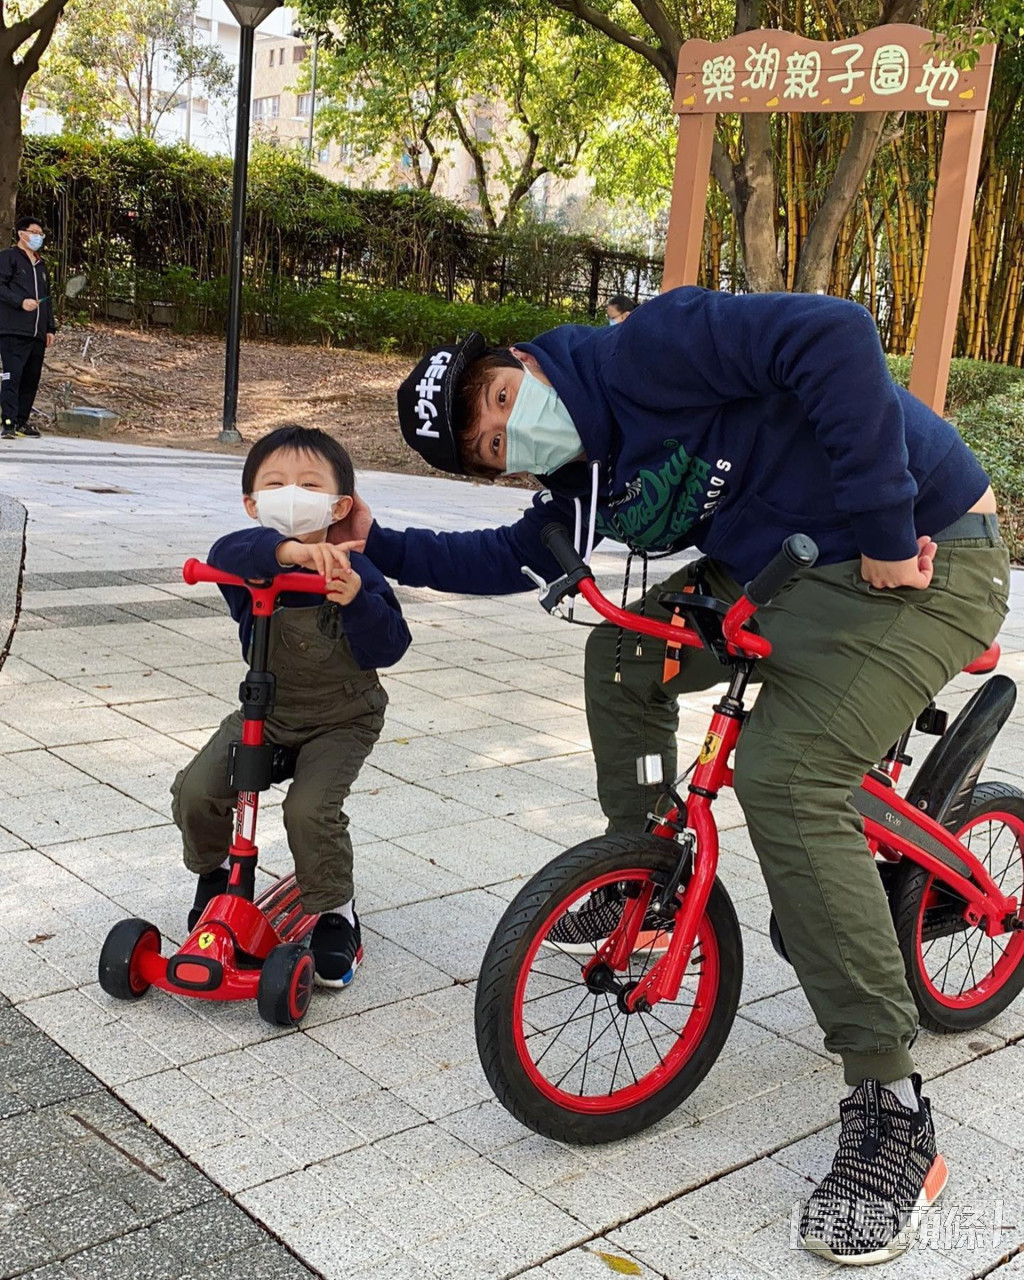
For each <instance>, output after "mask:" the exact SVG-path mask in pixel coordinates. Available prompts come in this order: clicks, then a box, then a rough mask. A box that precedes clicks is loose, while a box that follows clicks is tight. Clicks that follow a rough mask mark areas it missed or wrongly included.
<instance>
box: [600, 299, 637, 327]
mask: <svg viewBox="0 0 1024 1280" xmlns="http://www.w3.org/2000/svg"><path fill="white" fill-rule="evenodd" d="M639 305H640V304H639V303H637V302H634V301H633V299H632V298H627V297H626V295H625V294H624V293H617V294H616V295H615V296H614V297H613V298H609V299H608V301H607V302H606V303H605V304H604V313H605V315H606V316H607V317H608V323H609V324H621V323H622V322H623V320H628V319H629V315H630V312H632V311H635V310H636V309H637V307H638V306H639Z"/></svg>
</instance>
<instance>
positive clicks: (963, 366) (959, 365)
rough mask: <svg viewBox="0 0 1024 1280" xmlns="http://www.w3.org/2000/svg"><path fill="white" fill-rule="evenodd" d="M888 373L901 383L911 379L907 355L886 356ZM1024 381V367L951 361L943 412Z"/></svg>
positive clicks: (902, 384) (904, 384)
mask: <svg viewBox="0 0 1024 1280" xmlns="http://www.w3.org/2000/svg"><path fill="white" fill-rule="evenodd" d="M886 358H887V360H888V362H889V372H890V373H891V374H892V376H893V378H895V380H896V381H897V382H898V383H899V384H900V386H903V387H905V386H907V384H908V383H909V381H910V356H887V357H886ZM1022 384H1024V369H1016V368H1014V367H1013V366H1012V365H1006V364H991V363H989V362H988V361H987V360H952V361H950V365H949V388H948V390H947V392H946V411H947V413H949V414H951V415H952V414H955V413H956V412H957V411H958V410H959V409H962V408H964V407H965V406H967V405H975V404H978V403H979V402H980V401H983V400H987V399H989V397H990V396H996V395H1000V394H1001V393H1002V392H1005V391H1009V390H1011V389H1012V388H1014V387H1019V386H1021V385H1022Z"/></svg>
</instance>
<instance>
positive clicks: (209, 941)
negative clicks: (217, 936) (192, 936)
mask: <svg viewBox="0 0 1024 1280" xmlns="http://www.w3.org/2000/svg"><path fill="white" fill-rule="evenodd" d="M212 946H213V934H212V933H201V934H200V935H199V950H200V951H206V950H207V948H209V947H212Z"/></svg>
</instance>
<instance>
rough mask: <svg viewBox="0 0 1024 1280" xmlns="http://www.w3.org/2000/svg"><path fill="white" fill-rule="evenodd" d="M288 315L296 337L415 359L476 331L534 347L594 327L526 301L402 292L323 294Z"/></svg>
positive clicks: (293, 304)
mask: <svg viewBox="0 0 1024 1280" xmlns="http://www.w3.org/2000/svg"><path fill="white" fill-rule="evenodd" d="M282 314H283V315H285V314H286V315H287V316H288V320H287V321H286V323H288V324H289V327H293V328H294V330H295V334H296V336H298V334H299V333H301V332H303V331H304V332H305V334H306V336H307V337H308V336H309V328H310V325H311V324H312V325H314V326H316V327H317V328H318V329H319V330H320V334H321V336H322V337H323V338H324V339H325V340H326V341H328V342H330V343H331V344H332V345H337V346H345V347H365V348H368V349H369V350H371V351H402V352H408V353H409V354H412V355H419V354H420V353H421V352H423V351H425V350H426V349H427V348H428V347H431V346H437V345H439V344H440V343H442V342H450V341H451V340H452V338H453V337H455V336H459V335H462V334H466V333H469V332H471V331H473V330H476V331H478V332H480V333H482V334H483V335H484V337H485V338H486V339H487V341H488V342H490V343H491V344H493V345H499V346H507V345H508V344H509V343H511V342H516V341H519V342H529V341H530V340H531V339H532V338H535V337H536V336H537V334H539V333H543V332H545V330H547V329H553V328H554V327H555V326H556V325H560V324H567V323H576V324H590V323H592V322H591V321H590V319H589V317H588V316H587V315H586V314H583V313H576V314H573V313H571V312H570V313H566V312H565V311H564V310H555V309H554V308H551V307H540V306H536V305H534V304H533V303H530V302H524V301H522V300H515V301H510V302H504V303H495V304H490V305H487V306H482V305H476V304H473V303H468V302H448V301H446V299H444V298H437V297H431V296H429V295H427V294H417V293H409V292H407V291H406V290H402V289H382V290H356V289H344V288H335V289H332V288H324V289H319V290H316V291H315V292H314V293H312V294H305V295H301V296H296V297H294V298H293V299H291V300H290V301H289V303H288V304H285V306H284V307H283V308H282Z"/></svg>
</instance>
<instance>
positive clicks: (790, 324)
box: [366, 287, 988, 595]
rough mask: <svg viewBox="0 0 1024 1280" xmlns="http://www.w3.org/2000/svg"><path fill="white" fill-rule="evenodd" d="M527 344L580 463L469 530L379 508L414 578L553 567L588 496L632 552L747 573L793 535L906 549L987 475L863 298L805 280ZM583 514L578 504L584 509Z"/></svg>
mask: <svg viewBox="0 0 1024 1280" xmlns="http://www.w3.org/2000/svg"><path fill="white" fill-rule="evenodd" d="M519 345H520V348H521V349H522V350H523V351H528V352H530V353H532V354H533V355H534V356H535V357H536V358H537V360H538V362H539V363H540V366H541V368H542V369H543V371H544V373H545V374H546V375H547V377H548V378H549V379H550V380H551V383H552V385H553V386H554V388H555V390H556V391H557V392H558V394H559V396H560V397H561V399H562V401H563V402H564V404H565V406H566V408H567V409H568V411H569V413H570V414H571V416H572V419H573V422H574V424H575V426H576V429H577V431H578V432H579V434H580V438H581V439H582V441H583V447H584V452H585V455H586V459H587V462H586V463H580V462H574V463H570V464H567V465H566V466H564V467H560V468H559V469H558V470H557V471H556V472H554V473H553V474H552V475H550V476H547V477H544V480H545V483H546V484H547V485H548V486H549V492H547V493H545V494H538V495H537V497H536V498H534V501H533V505H532V507H531V508H530V509H529V510H527V511H526V512H525V514H524V515H523V516H522V518H521V519H520V520H518V521H516V522H515V523H514V524H511V525H507V526H505V527H503V528H499V529H487V530H481V531H479V532H473V533H442V534H435V533H432V532H430V531H429V530H426V529H409V530H406V531H405V532H404V533H400V532H396V531H394V530H386V529H382V528H381V527H380V526H379V525H376V524H375V525H374V526H373V528H372V529H371V532H370V536H369V539H368V541H367V547H366V551H367V554H368V555H369V556H371V557H372V559H373V561H374V563H375V564H376V565H377V566H378V568H380V569H381V570H382V572H384V573H385V574H387V575H388V577H391V578H395V579H397V580H398V581H399V582H402V583H405V584H407V585H409V586H430V587H435V588H437V589H439V590H442V591H460V592H466V593H481V594H488V595H497V594H503V593H508V592H513V591H523V590H528V589H529V587H530V584H529V582H528V581H527V579H526V578H525V577H523V576H522V572H521V567H522V566H523V565H524V564H525V565H529V566H530V567H531V568H533V569H534V570H536V571H537V572H539V573H541V574H542V575H544V576H545V577H547V578H552V577H554V576H556V575H557V574H558V572H559V570H558V569H557V566H556V565H555V562H554V560H553V558H552V557H551V555H550V554H549V553H548V551H547V550H546V548H545V547H544V546H543V544H542V542H541V540H540V531H541V529H542V528H543V527H544V525H545V524H547V523H548V522H549V521H550V520H552V519H555V520H560V521H561V522H562V523H564V524H565V525H566V526H567V527H568V528H569V529H570V530H572V528H573V525H574V521H575V509H574V505H573V499H574V498H580V499H582V502H583V508H584V513H586V511H587V506H588V500H589V494H590V475H591V473H590V467H589V464H591V463H593V462H595V461H597V462H598V463H599V464H600V468H599V477H600V490H599V506H598V516H597V532H598V534H599V535H600V536H603V537H610V538H613V539H614V540H615V541H618V542H623V543H625V544H626V545H628V546H630V547H633V548H634V549H637V550H644V551H651V552H659V551H668V550H681V549H682V548H684V547H690V546H696V547H698V548H699V549H700V550H701V551H703V552H704V553H706V554H707V555H709V556H712V557H713V558H714V559H715V560H717V561H719V562H720V563H721V564H722V565H723V566H724V567H725V569H726V570H727V571H728V572H729V573H730V574H731V576H732V577H733V578H735V579H736V580H737V581H739V582H745V581H747V580H749V579H750V578H751V577H753V576H754V575H755V574H756V573H757V572H758V571H759V570H760V569H762V568H763V567H764V566H765V565H766V564H767V563H768V561H769V560H771V559H772V557H773V556H774V555H775V554H776V552H777V551H778V550H779V547H780V546H781V544H782V542H783V540H784V539H785V538H786V537H787V536H788V535H789V534H791V533H806V534H809V535H810V536H811V537H812V538H814V540H815V541H816V542H817V544H818V547H819V550H820V553H821V554H820V559H819V563H820V564H835V563H838V562H839V561H842V560H853V559H857V558H859V557H860V556H861V555H866V556H870V557H871V558H873V559H876V560H907V559H910V557H912V556H914V555H916V554H917V538H918V535H919V534H928V535H931V534H934V533H938V532H939V530H941V529H943V528H945V527H946V526H947V525H949V524H952V523H953V521H954V520H957V519H958V518H959V517H960V516H961V515H963V514H964V513H965V512H966V511H968V510H969V509H970V508H971V507H972V506H973V505H974V503H975V502H977V500H978V499H979V498H980V497H981V496H982V494H983V493H984V492H985V490H986V488H987V487H988V478H987V476H986V475H985V472H984V471H983V470H982V468H981V467H980V466H979V464H978V462H977V461H976V460H975V458H974V456H973V455H972V454H971V452H970V450H969V449H968V448H967V446H966V445H965V444H964V443H963V441H962V440H961V438H960V436H959V435H958V434H957V432H956V430H955V428H954V427H953V426H951V425H950V424H949V423H948V422H946V421H945V420H944V419H943V418H940V417H939V416H938V414H936V413H933V412H932V410H931V409H929V408H928V407H927V406H926V405H924V404H923V403H922V402H921V401H919V400H917V399H916V398H915V397H914V396H912V395H911V394H910V393H909V392H908V391H905V390H904V389H903V388H901V387H898V386H896V384H895V383H894V382H893V380H892V378H891V377H890V375H889V370H888V368H887V366H886V363H885V358H884V356H883V353H882V348H881V344H880V342H879V338H878V332H877V330H876V328H875V324H874V321H873V320H872V319H871V316H870V315H869V313H868V312H867V311H866V310H865V309H864V308H863V307H861V306H859V305H858V304H857V303H854V302H847V301H844V300H842V299H838V298H828V297H822V296H819V295H817V294H746V295H741V296H738V297H736V296H733V295H731V294H727V293H714V292H710V291H708V290H705V289H698V288H692V287H686V288H681V289H673V290H671V291H669V292H668V293H664V294H662V295H660V296H659V297H657V298H654V299H652V300H651V301H650V302H646V303H644V305H643V306H642V307H639V308H638V309H637V310H636V311H634V312H633V313H632V315H631V316H630V317H629V319H628V320H627V321H626V322H625V323H624V324H620V325H615V326H613V327H606V328H602V329H593V328H588V327H586V326H582V325H563V326H562V327H560V328H558V329H554V330H552V331H551V332H550V333H545V334H542V335H541V336H540V337H538V338H537V339H535V340H534V341H533V342H527V343H521V344H519ZM584 519H585V514H584Z"/></svg>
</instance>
